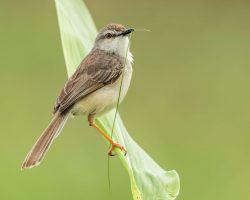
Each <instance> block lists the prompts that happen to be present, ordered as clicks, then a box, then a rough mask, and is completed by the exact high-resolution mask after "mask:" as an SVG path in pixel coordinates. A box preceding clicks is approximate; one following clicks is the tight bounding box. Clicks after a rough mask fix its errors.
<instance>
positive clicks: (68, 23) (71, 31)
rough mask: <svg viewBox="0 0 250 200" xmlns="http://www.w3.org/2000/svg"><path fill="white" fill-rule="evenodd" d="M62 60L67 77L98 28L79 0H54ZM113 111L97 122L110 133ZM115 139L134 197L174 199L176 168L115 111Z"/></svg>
mask: <svg viewBox="0 0 250 200" xmlns="http://www.w3.org/2000/svg"><path fill="white" fill-rule="evenodd" d="M55 3H56V10H57V14H58V21H59V28H60V33H61V40H62V46H63V52H64V57H65V63H66V68H67V73H68V76H69V77H70V76H71V75H72V74H73V73H74V71H75V69H76V67H77V66H78V64H79V63H80V62H81V60H82V58H83V57H84V56H85V55H86V54H87V53H88V52H89V51H90V50H91V48H92V45H93V42H94V40H95V37H96V34H97V30H96V28H95V25H94V22H93V20H92V18H91V15H90V13H89V11H88V9H87V7H86V6H85V4H84V3H83V2H82V1H81V0H71V1H68V0H55ZM114 115H115V110H114V109H113V110H112V111H111V112H109V113H108V114H106V115H104V116H102V117H100V118H98V119H97V122H98V125H99V126H100V127H102V128H103V129H104V130H105V131H106V133H108V134H111V129H112V123H113V119H114ZM114 132H115V134H114V139H115V140H117V141H119V143H121V144H122V145H124V146H125V148H126V149H127V150H128V155H127V156H126V157H124V155H123V153H122V152H121V151H119V150H116V152H117V154H118V156H119V158H120V160H121V162H122V164H123V165H124V167H125V169H126V170H127V172H128V175H129V177H130V182H131V191H132V195H133V199H134V200H141V199H143V200H152V199H153V200H162V199H164V200H173V199H175V198H176V197H177V196H178V194H179V188H180V182H179V176H178V174H177V172H176V171H174V170H172V171H165V170H163V169H162V168H161V167H160V166H159V165H158V164H157V163H156V162H155V161H154V160H153V159H152V158H151V157H150V156H149V155H148V154H146V152H145V151H144V150H143V149H142V148H141V147H140V146H139V145H138V144H137V143H136V142H135V141H134V140H133V139H132V138H131V136H130V135H129V133H128V132H127V130H126V128H125V126H124V125H123V122H122V120H121V117H120V115H119V113H118V115H117V119H116V124H115V127H114Z"/></svg>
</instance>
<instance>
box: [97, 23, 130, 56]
mask: <svg viewBox="0 0 250 200" xmlns="http://www.w3.org/2000/svg"><path fill="white" fill-rule="evenodd" d="M132 31H134V29H132V28H126V27H124V26H123V25H121V24H108V25H107V26H106V27H104V28H102V29H101V30H100V32H99V33H98V35H97V37H96V40H95V44H94V48H97V49H101V50H104V51H107V52H110V53H115V54H117V55H119V56H121V57H125V56H126V52H127V49H128V45H129V38H128V35H129V34H130V33H131V32H132Z"/></svg>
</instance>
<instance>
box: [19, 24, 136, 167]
mask: <svg viewBox="0 0 250 200" xmlns="http://www.w3.org/2000/svg"><path fill="white" fill-rule="evenodd" d="M133 31H134V29H133V28H126V27H125V26H124V25H122V24H117V23H111V24H108V25H106V26H105V27H104V28H102V29H101V30H100V31H99V32H98V34H97V36H96V39H95V42H94V44H93V48H92V49H91V51H90V52H89V53H88V55H87V56H86V57H85V58H84V59H83V60H82V62H81V63H80V64H79V66H78V68H77V69H76V71H75V73H74V74H73V75H72V76H71V77H70V78H69V79H68V80H67V81H66V83H65V85H64V87H63V88H62V89H61V92H60V93H59V96H58V97H57V99H56V103H55V106H54V110H53V118H52V120H51V122H50V123H49V125H48V126H47V128H46V129H45V130H44V131H43V133H42V134H41V136H40V137H39V138H38V140H37V141H36V143H35V144H34V145H33V147H32V148H31V150H30V151H29V153H28V154H27V156H26V158H25V160H24V162H23V163H22V166H21V168H22V169H29V168H32V167H34V166H37V165H39V164H40V163H41V161H42V160H43V158H44V156H45V155H46V153H47V152H48V150H49V148H50V146H51V144H52V143H53V141H54V139H55V138H57V137H58V135H59V134H60V133H61V131H62V129H63V127H64V125H65V123H66V122H67V120H68V119H69V118H70V116H81V115H84V116H87V120H88V123H89V125H90V126H91V127H93V128H95V129H96V130H97V131H98V132H99V133H100V134H101V135H102V136H103V137H104V138H105V139H106V140H107V141H108V142H109V143H110V145H111V147H110V149H109V151H108V155H109V156H113V153H112V152H113V150H114V149H116V148H118V149H120V150H121V151H123V152H124V154H125V155H126V153H127V150H126V149H125V148H124V147H123V146H122V145H121V144H119V143H118V142H116V141H114V140H113V139H112V138H111V137H110V136H109V135H108V134H107V133H105V132H104V131H103V130H102V129H100V128H99V127H98V126H97V125H96V123H95V119H96V117H99V116H101V115H104V114H105V113H107V112H109V111H110V110H111V109H113V108H114V107H115V106H116V104H117V101H118V98H119V99H120V100H119V103H120V102H122V100H123V99H124V97H125V96H126V93H127V91H128V89H129V86H130V82H131V77H132V72H133V69H132V64H133V56H132V53H131V52H130V47H129V44H130V43H129V40H130V37H129V35H130V34H131V33H132V32H133Z"/></svg>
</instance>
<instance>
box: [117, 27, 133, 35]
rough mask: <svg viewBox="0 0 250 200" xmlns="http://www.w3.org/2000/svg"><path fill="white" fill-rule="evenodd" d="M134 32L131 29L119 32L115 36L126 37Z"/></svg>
mask: <svg viewBox="0 0 250 200" xmlns="http://www.w3.org/2000/svg"><path fill="white" fill-rule="evenodd" d="M133 31H134V29H133V28H128V29H127V30H125V31H123V32H121V33H120V34H118V35H117V36H120V35H122V36H126V35H128V34H130V33H131V32H133Z"/></svg>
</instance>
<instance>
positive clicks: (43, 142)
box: [22, 114, 68, 169]
mask: <svg viewBox="0 0 250 200" xmlns="http://www.w3.org/2000/svg"><path fill="white" fill-rule="evenodd" d="M67 119H68V114H55V116H54V117H53V119H52V120H51V122H50V124H49V126H48V127H47V128H46V129H45V130H44V131H43V133H42V135H41V136H40V137H39V138H38V140H37V141H36V143H35V144H34V146H33V147H32V149H31V150H30V152H29V153H28V155H27V156H26V158H25V160H24V162H23V164H22V169H26V168H32V167H34V166H37V165H38V164H39V163H40V162H41V161H42V159H43V158H44V156H45V154H46V153H47V151H48V150H49V147H50V146H51V144H52V142H53V140H54V139H55V138H56V137H57V136H58V135H59V134H60V132H61V130H62V128H63V126H64V124H65V122H66V121H67Z"/></svg>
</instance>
